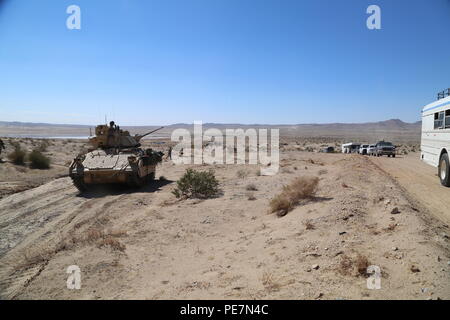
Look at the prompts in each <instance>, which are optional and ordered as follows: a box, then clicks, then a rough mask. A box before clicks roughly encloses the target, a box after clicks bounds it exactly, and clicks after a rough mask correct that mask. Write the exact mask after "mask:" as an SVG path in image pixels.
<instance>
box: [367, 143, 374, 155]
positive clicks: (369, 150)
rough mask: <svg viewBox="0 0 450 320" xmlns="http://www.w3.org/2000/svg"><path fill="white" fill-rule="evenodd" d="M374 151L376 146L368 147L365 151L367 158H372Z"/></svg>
mask: <svg viewBox="0 0 450 320" xmlns="http://www.w3.org/2000/svg"><path fill="white" fill-rule="evenodd" d="M375 149H376V145H374V144H371V145H369V148H368V149H367V154H368V155H369V156H374V155H375Z"/></svg>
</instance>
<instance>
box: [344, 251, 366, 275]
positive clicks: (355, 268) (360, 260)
mask: <svg viewBox="0 0 450 320" xmlns="http://www.w3.org/2000/svg"><path fill="white" fill-rule="evenodd" d="M369 266H370V263H369V259H367V257H366V256H364V255H361V254H359V253H358V255H357V256H356V257H355V258H350V257H349V256H347V255H342V257H341V262H340V264H339V272H340V273H341V274H343V275H355V276H366V275H367V268H368V267H369Z"/></svg>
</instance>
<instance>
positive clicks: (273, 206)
mask: <svg viewBox="0 0 450 320" xmlns="http://www.w3.org/2000/svg"><path fill="white" fill-rule="evenodd" d="M318 185H319V178H318V177H299V178H296V179H295V180H294V181H293V182H292V183H291V184H290V185H287V186H285V187H284V188H283V191H282V192H281V193H280V194H279V195H277V196H275V197H274V198H273V199H272V200H271V201H270V211H271V212H273V213H276V214H277V215H278V216H280V217H282V216H285V215H286V214H287V213H288V212H289V211H291V210H293V209H294V207H295V206H296V205H298V204H299V203H300V201H301V200H306V199H311V198H312V197H313V196H314V195H315V194H316V192H317V188H318Z"/></svg>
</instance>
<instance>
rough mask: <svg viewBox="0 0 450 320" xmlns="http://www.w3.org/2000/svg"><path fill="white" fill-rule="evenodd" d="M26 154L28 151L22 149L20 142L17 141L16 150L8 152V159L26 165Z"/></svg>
mask: <svg viewBox="0 0 450 320" xmlns="http://www.w3.org/2000/svg"><path fill="white" fill-rule="evenodd" d="M26 155H27V153H26V152H25V151H24V150H22V148H21V147H20V144H18V143H16V144H14V151H13V152H11V153H10V154H8V159H9V160H11V162H12V163H14V164H18V165H24V164H25V156H26Z"/></svg>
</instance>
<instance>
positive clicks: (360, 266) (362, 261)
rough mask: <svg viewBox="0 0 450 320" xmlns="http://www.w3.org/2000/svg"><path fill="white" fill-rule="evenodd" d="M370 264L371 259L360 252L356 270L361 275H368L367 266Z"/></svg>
mask: <svg viewBox="0 0 450 320" xmlns="http://www.w3.org/2000/svg"><path fill="white" fill-rule="evenodd" d="M369 266H370V263H369V259H367V257H366V256H363V255H361V254H358V256H357V257H356V270H357V271H358V274H359V275H361V276H365V275H367V268H368V267H369Z"/></svg>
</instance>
